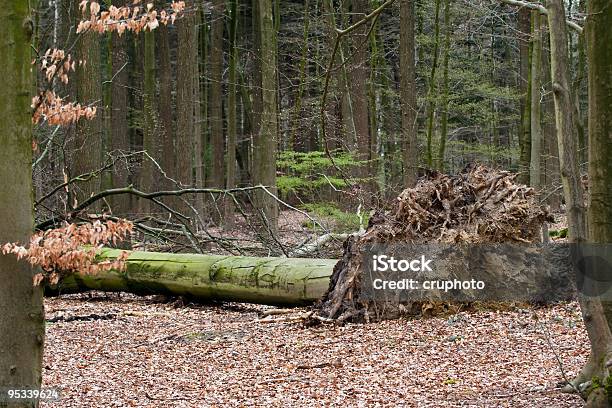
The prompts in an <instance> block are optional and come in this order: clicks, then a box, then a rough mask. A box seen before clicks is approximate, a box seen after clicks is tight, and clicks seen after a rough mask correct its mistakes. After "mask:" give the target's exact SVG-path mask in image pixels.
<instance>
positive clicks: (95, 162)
mask: <svg viewBox="0 0 612 408" xmlns="http://www.w3.org/2000/svg"><path fill="white" fill-rule="evenodd" d="M79 3H80V1H79V0H75V2H74V7H75V8H76V9H77V10H80V8H79V7H78V5H79ZM80 36H81V38H79V40H78V42H77V50H76V55H77V59H78V60H82V61H83V63H82V64H77V67H76V76H75V78H73V81H76V86H77V99H78V102H79V103H81V104H82V105H94V106H97V107H98V111H97V113H96V116H95V117H94V118H93V119H91V120H85V119H81V120H79V121H78V122H77V123H76V132H75V140H74V148H75V150H74V152H73V156H72V166H71V172H70V173H71V174H70V176H71V177H76V176H78V175H80V174H86V173H89V172H91V171H94V170H97V169H99V168H100V165H101V162H102V138H103V133H102V132H103V128H102V125H103V121H102V119H103V115H104V112H103V109H102V106H101V102H102V84H101V79H102V76H101V75H100V66H101V61H100V36H99V34H98V33H96V32H93V31H88V32H85V33H82V34H80ZM100 187H101V183H100V178H98V177H92V178H91V180H89V181H85V182H82V183H79V184H78V187H77V189H75V191H74V192H73V194H74V197H73V198H74V199H76V200H77V201H78V202H81V201H83V200H84V199H86V198H87V197H89V196H90V195H91V194H92V193H95V192H97V191H100Z"/></svg>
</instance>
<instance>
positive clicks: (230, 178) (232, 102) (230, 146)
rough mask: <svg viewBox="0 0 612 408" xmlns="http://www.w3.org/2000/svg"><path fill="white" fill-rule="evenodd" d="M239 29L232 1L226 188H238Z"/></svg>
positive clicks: (229, 215) (229, 206) (228, 221)
mask: <svg viewBox="0 0 612 408" xmlns="http://www.w3.org/2000/svg"><path fill="white" fill-rule="evenodd" d="M237 29H238V4H237V0H230V8H229V46H230V50H229V67H228V70H229V72H228V82H229V84H228V96H227V161H226V163H227V173H226V184H225V186H226V188H228V189H231V188H234V187H236V147H237V142H236V140H237V129H238V128H237V125H238V123H237V115H236V114H237V107H236V99H237V96H238V95H237V92H238V88H237V85H236V81H237V75H236V69H237V62H238V48H237V46H236V31H237ZM234 211H235V206H234V201H233V200H232V199H230V198H228V199H227V200H225V219H224V225H225V227H226V228H228V229H231V228H232V227H233V226H234Z"/></svg>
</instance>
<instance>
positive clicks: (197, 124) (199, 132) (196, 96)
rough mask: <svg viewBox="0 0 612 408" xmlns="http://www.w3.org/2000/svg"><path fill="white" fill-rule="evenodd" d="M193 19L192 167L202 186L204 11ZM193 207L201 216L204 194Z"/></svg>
mask: <svg viewBox="0 0 612 408" xmlns="http://www.w3.org/2000/svg"><path fill="white" fill-rule="evenodd" d="M194 20H195V23H196V24H195V30H196V32H195V41H194V42H193V43H192V44H191V46H192V48H193V53H192V58H193V62H192V64H191V66H192V68H193V119H194V127H193V150H194V152H193V153H194V154H193V167H194V169H195V172H194V175H195V186H196V187H198V188H204V187H205V185H206V172H205V162H204V146H205V143H204V142H205V141H204V138H205V135H206V132H205V131H204V130H205V129H206V121H205V120H204V121H202V107H201V106H200V104H201V103H202V95H201V93H200V90H201V89H202V88H201V85H200V81H201V79H200V58H199V53H200V41H199V38H200V35H205V34H206V30H205V29H204V24H205V23H206V22H205V13H200V12H199V10H198V11H196V12H195V15H194ZM195 209H196V211H197V212H198V213H199V214H200V216H201V217H203V216H204V211H205V207H204V195H203V194H196V196H195Z"/></svg>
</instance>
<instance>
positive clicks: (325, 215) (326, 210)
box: [301, 203, 369, 232]
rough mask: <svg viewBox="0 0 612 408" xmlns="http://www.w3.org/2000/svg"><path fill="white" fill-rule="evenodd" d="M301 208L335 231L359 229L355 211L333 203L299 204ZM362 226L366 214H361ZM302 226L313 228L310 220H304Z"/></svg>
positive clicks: (366, 216) (366, 221)
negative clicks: (345, 209) (341, 207)
mask: <svg viewBox="0 0 612 408" xmlns="http://www.w3.org/2000/svg"><path fill="white" fill-rule="evenodd" d="M301 207H302V209H303V210H304V211H306V212H308V213H309V214H311V215H312V216H313V217H315V218H318V219H321V220H323V222H324V223H325V224H329V225H330V228H332V229H333V230H334V231H335V232H354V231H357V230H359V216H358V215H357V213H355V212H346V211H342V210H341V209H340V208H338V206H337V205H336V204H334V203H310V204H304V205H302V206H301ZM362 217H363V224H364V227H365V226H366V225H367V224H368V218H369V215H368V214H363V215H362ZM302 226H304V227H306V228H313V229H314V228H315V225H313V223H312V221H311V220H305V221H304V222H303V223H302Z"/></svg>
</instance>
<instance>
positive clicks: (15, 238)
mask: <svg viewBox="0 0 612 408" xmlns="http://www.w3.org/2000/svg"><path fill="white" fill-rule="evenodd" d="M29 13H30V10H29V7H28V1H25V0H15V1H5V2H2V4H1V5H0V60H2V61H3V62H2V64H0V78H2V79H3V80H4V81H6V83H7V84H9V86H6V87H5V89H3V91H2V92H0V143H1V145H2V148H1V149H0V163H2V166H0V179H1V180H3V182H2V184H1V185H0V216H1V217H2V224H1V225H0V243H4V242H27V241H28V239H29V237H30V234H31V233H32V229H33V222H34V220H33V217H32V213H33V209H32V191H33V186H32V166H31V163H32V124H31V123H32V122H31V120H32V119H31V111H30V103H31V89H32V81H33V76H32V66H31V64H30V62H31V59H32V53H31V51H30V50H31V48H30V40H31V36H32V29H33V23H32V20H31V18H30V14H29ZM33 276H34V269H33V268H32V267H31V266H30V264H29V263H28V262H24V261H18V260H17V259H16V257H15V256H14V255H2V254H1V253H0V279H1V281H2V284H0V355H2V357H1V358H0V385H2V387H8V388H19V389H24V388H30V389H32V388H33V389H37V388H40V384H41V379H42V378H41V373H42V357H43V343H44V336H45V323H44V322H45V315H44V311H43V303H42V290H41V288H40V287H34V286H33V284H32V278H33ZM0 404H2V403H0ZM11 406H15V407H35V406H38V404H37V403H33V402H30V401H27V402H23V403H17V404H14V405H11Z"/></svg>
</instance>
